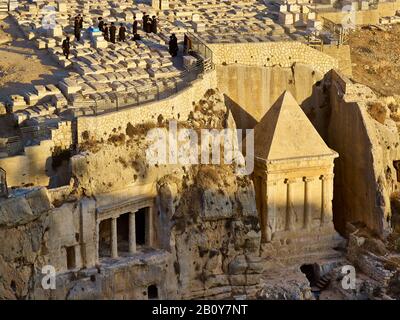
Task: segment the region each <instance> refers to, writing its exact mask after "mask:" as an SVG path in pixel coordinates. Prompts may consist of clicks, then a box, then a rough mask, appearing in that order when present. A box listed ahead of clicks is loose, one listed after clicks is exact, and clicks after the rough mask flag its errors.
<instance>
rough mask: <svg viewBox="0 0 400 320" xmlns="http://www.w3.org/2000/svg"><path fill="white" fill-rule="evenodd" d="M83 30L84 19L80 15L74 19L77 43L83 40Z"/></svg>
mask: <svg viewBox="0 0 400 320" xmlns="http://www.w3.org/2000/svg"><path fill="white" fill-rule="evenodd" d="M82 29H83V17H82V16H81V15H80V14H78V15H77V16H76V17H75V19H74V35H75V39H76V40H77V41H79V40H80V39H81V30H82Z"/></svg>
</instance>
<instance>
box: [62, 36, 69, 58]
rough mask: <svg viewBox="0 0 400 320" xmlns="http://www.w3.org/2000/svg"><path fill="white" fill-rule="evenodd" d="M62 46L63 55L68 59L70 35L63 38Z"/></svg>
mask: <svg viewBox="0 0 400 320" xmlns="http://www.w3.org/2000/svg"><path fill="white" fill-rule="evenodd" d="M61 47H62V51H63V55H64V56H65V57H66V58H67V59H68V57H69V48H70V43H69V37H66V38H65V39H64V40H63V42H62V45H61Z"/></svg>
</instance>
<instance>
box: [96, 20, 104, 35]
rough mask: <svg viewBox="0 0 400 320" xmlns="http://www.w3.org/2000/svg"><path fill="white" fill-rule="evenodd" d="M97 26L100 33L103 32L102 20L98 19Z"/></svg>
mask: <svg viewBox="0 0 400 320" xmlns="http://www.w3.org/2000/svg"><path fill="white" fill-rule="evenodd" d="M97 26H98V28H99V30H100V31H101V32H103V29H104V20H103V18H102V17H100V18H99V23H98V25H97Z"/></svg>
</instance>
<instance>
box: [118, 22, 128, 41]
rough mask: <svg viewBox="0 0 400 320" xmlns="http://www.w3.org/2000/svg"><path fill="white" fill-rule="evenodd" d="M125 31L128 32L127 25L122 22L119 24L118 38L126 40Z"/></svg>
mask: <svg viewBox="0 0 400 320" xmlns="http://www.w3.org/2000/svg"><path fill="white" fill-rule="evenodd" d="M125 32H126V28H125V26H124V25H123V24H122V23H120V24H119V30H118V39H119V41H122V42H125V40H126V38H125Z"/></svg>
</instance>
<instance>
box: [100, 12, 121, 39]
mask: <svg viewBox="0 0 400 320" xmlns="http://www.w3.org/2000/svg"><path fill="white" fill-rule="evenodd" d="M98 28H99V30H100V31H101V32H103V37H104V39H105V40H106V41H110V42H112V43H115V42H116V41H117V40H118V41H122V42H125V41H126V27H125V26H124V24H123V23H120V24H119V28H118V38H117V37H116V35H117V27H116V26H115V24H114V22H111V24H110V26H108V24H107V23H106V22H104V20H103V18H101V17H100V18H99V23H98Z"/></svg>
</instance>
